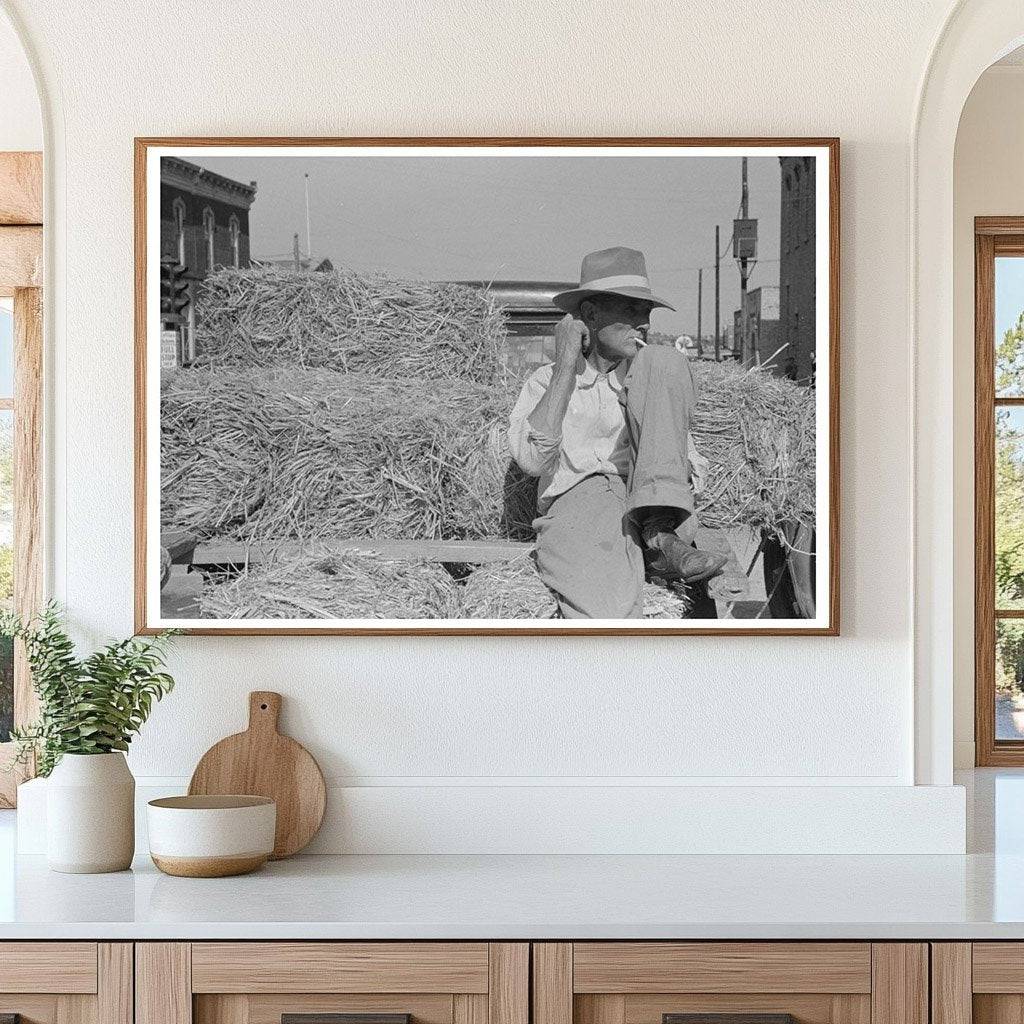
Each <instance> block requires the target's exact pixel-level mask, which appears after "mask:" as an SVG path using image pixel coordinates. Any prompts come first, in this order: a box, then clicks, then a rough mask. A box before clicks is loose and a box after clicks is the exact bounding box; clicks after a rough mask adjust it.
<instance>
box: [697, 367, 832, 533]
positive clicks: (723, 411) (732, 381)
mask: <svg viewBox="0 0 1024 1024" xmlns="http://www.w3.org/2000/svg"><path fill="white" fill-rule="evenodd" d="M693 370H694V376H695V378H696V384H697V389H698V390H697V406H696V409H695V410H694V414H693V417H692V419H691V421H690V429H691V431H692V432H693V440H694V444H695V445H696V447H697V451H698V452H699V453H700V454H701V455H703V456H704V457H705V458H706V459H708V461H709V462H710V463H711V466H710V470H709V473H708V486H707V488H706V490H705V491H704V493H702V494H699V495H697V515H698V517H699V518H700V521H701V523H702V524H703V525H704V526H708V527H711V528H725V527H730V526H737V525H741V526H749V527H752V528H754V529H765V530H769V531H781V529H782V527H783V525H784V524H785V523H787V522H803V523H808V524H811V525H813V524H814V519H815V436H816V430H815V402H814V391H813V390H811V389H809V388H806V387H801V386H800V385H797V384H794V383H793V382H792V381H789V380H785V379H783V378H781V377H776V376H775V375H774V374H772V373H769V372H768V371H767V370H762V369H758V368H754V369H746V370H744V369H742V368H738V367H735V366H729V365H727V364H720V363H711V362H699V363H694V364H693Z"/></svg>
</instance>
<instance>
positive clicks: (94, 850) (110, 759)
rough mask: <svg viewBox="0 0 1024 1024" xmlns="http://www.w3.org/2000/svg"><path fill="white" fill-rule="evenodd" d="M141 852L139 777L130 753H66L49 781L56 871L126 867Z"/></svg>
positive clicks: (50, 852)
mask: <svg viewBox="0 0 1024 1024" xmlns="http://www.w3.org/2000/svg"><path fill="white" fill-rule="evenodd" d="M134 854H135V779H134V778H133V776H132V773H131V772H130V771H129V770H128V764H127V762H126V761H125V759H124V754H121V753H111V754H65V755H64V756H63V757H62V758H61V760H60V763H59V764H58V765H57V767H56V768H54V770H53V772H52V773H51V774H50V777H49V779H48V780H47V784H46V861H47V864H48V865H49V866H50V869H51V870H53V871H66V872H70V873H73V874H97V873H100V872H104V871H124V870H125V869H126V868H128V867H130V866H131V863H132V857H133V856H134Z"/></svg>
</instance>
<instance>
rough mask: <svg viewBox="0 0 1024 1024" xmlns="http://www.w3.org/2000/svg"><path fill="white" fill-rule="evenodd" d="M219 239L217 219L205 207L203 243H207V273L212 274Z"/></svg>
mask: <svg viewBox="0 0 1024 1024" xmlns="http://www.w3.org/2000/svg"><path fill="white" fill-rule="evenodd" d="M216 238H217V218H216V217H215V216H214V213H213V210H212V208H211V207H209V206H205V207H203V241H204V242H205V243H206V272H207V273H208V274H209V273H212V271H213V261H214V257H215V256H216V253H215V251H214V248H215V242H216Z"/></svg>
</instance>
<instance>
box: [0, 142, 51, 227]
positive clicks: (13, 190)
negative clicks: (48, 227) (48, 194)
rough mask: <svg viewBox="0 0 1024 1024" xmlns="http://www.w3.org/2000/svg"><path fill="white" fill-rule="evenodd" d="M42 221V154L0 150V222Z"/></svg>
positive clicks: (27, 222) (34, 222)
mask: <svg viewBox="0 0 1024 1024" xmlns="http://www.w3.org/2000/svg"><path fill="white" fill-rule="evenodd" d="M42 223H43V154H42V153H23V152H9V153H0V224H42Z"/></svg>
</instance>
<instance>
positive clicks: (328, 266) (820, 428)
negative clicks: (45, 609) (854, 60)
mask: <svg viewBox="0 0 1024 1024" xmlns="http://www.w3.org/2000/svg"><path fill="white" fill-rule="evenodd" d="M136 145H137V182H136V216H137V225H136V227H137V235H138V237H139V238H140V246H139V249H138V251H137V254H136V259H137V288H136V302H137V304H138V307H137V324H138V328H137V330H138V337H137V358H138V372H137V375H136V378H137V431H138V442H139V445H140V453H141V458H140V459H138V460H137V463H138V478H137V493H136V515H137V530H138V537H137V554H138V563H137V582H136V586H137V608H138V615H139V620H140V621H139V623H138V625H139V627H140V630H141V631H155V630H159V629H165V628H169V627H176V628H181V629H186V630H192V631H196V632H254V633H276V632H325V633H329V632H337V633H360V632H367V633H388V632H391V633H405V632H422V633H452V634H458V633H483V632H487V633H509V634H514V633H534V634H538V633H555V634H565V633H575V632H579V633H584V634H585V633H587V632H615V633H633V632H640V633H644V632H648V633H654V634H658V633H681V634H686V633H700V634H729V633H738V634H748V633H761V634H764V633H773V632H775V633H817V634H835V633H836V632H838V602H837V600H836V597H837V589H838V565H837V559H838V550H837V548H838V537H837V531H836V528H835V526H836V523H837V521H838V520H837V514H838V509H837V508H836V505H837V502H838V465H837V447H836V441H837V413H838V406H837V403H838V387H837V381H836V375H835V367H836V365H837V362H836V356H837V348H836V346H837V337H836V334H837V330H838V315H837V309H838V297H837V294H836V289H837V280H838V277H837V268H838V253H837V245H838V224H837V223H836V217H837V210H838V194H837V192H838V184H837V177H836V175H835V168H836V163H837V160H838V144H837V143H836V141H835V140H806V141H801V140H785V141H780V142H775V141H773V140H761V139H752V140H724V141H723V140H714V141H709V142H708V143H707V144H706V145H705V144H701V143H698V142H691V141H687V142H685V143H675V142H673V141H672V140H646V139H644V140H639V139H638V140H586V141H584V140H564V142H557V141H551V140H543V141H541V140H521V144H511V143H509V142H508V140H504V141H503V142H502V143H498V142H496V141H488V140H422V141H421V140H384V139H382V140H351V141H345V140H338V141H334V140H332V141H331V142H330V143H327V142H323V143H321V142H317V141H315V140H285V142H282V140H274V141H273V142H272V143H271V142H268V143H266V144H263V143H260V142H259V141H258V140H229V139H224V140H214V139H196V140H160V139H145V140H137V143H136Z"/></svg>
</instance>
